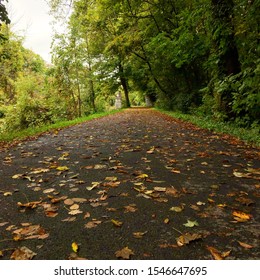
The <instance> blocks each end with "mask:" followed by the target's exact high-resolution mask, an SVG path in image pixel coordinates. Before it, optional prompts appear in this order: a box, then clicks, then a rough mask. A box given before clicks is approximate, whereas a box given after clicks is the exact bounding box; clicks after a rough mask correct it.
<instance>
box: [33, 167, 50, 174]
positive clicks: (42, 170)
mask: <svg viewBox="0 0 260 280" xmlns="http://www.w3.org/2000/svg"><path fill="white" fill-rule="evenodd" d="M49 171H50V169H48V168H36V169H34V170H33V171H31V172H30V174H40V173H47V172H49Z"/></svg>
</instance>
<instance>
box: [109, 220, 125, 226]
mask: <svg viewBox="0 0 260 280" xmlns="http://www.w3.org/2000/svg"><path fill="white" fill-rule="evenodd" d="M111 222H112V224H113V225H114V226H116V227H121V226H122V225H123V222H120V221H117V220H114V219H112V220H111Z"/></svg>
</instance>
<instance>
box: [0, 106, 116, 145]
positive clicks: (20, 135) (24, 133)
mask: <svg viewBox="0 0 260 280" xmlns="http://www.w3.org/2000/svg"><path fill="white" fill-rule="evenodd" d="M120 111H121V110H113V111H109V112H102V113H95V114H92V115H89V116H85V117H82V118H76V119H74V120H70V121H60V122H57V123H54V124H48V125H43V126H40V127H31V128H27V129H23V130H18V131H10V132H5V133H2V134H0V142H6V143H8V142H12V141H14V140H18V141H19V140H24V139H26V138H29V137H33V136H37V135H40V134H42V133H45V132H49V131H52V130H55V129H61V128H65V127H69V126H72V125H76V124H80V123H83V122H86V121H90V120H93V119H97V118H101V117H105V116H108V115H112V114H115V113H117V112H120Z"/></svg>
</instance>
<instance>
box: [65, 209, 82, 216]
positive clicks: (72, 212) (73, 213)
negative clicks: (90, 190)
mask: <svg viewBox="0 0 260 280" xmlns="http://www.w3.org/2000/svg"><path fill="white" fill-rule="evenodd" d="M81 213H83V212H82V211H80V210H78V209H77V210H71V211H70V212H69V213H68V214H69V215H72V216H74V215H78V214H81Z"/></svg>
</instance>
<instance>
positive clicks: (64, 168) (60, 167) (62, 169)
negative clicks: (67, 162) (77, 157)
mask: <svg viewBox="0 0 260 280" xmlns="http://www.w3.org/2000/svg"><path fill="white" fill-rule="evenodd" d="M56 169H57V170H58V171H67V170H69V168H68V167H67V166H58V167H57V168H56Z"/></svg>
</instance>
